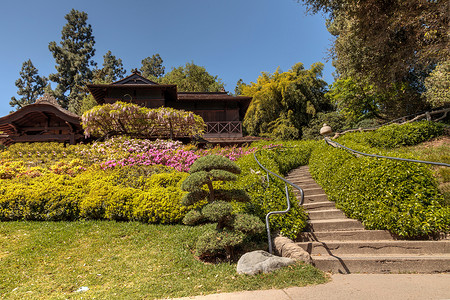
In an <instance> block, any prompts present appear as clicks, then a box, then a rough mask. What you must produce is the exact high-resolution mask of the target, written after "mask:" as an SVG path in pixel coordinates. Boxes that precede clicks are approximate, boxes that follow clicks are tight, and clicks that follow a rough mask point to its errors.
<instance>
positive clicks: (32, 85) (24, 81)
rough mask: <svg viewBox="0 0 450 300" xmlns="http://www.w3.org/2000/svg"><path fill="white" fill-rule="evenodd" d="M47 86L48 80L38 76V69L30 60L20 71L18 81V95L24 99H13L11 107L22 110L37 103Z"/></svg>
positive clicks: (10, 103)
mask: <svg viewBox="0 0 450 300" xmlns="http://www.w3.org/2000/svg"><path fill="white" fill-rule="evenodd" d="M46 85H47V78H45V77H41V76H39V75H38V69H36V68H35V67H34V65H33V63H32V62H31V60H30V59H29V60H27V61H25V62H24V63H23V64H22V69H21V70H20V78H19V79H17V80H16V86H17V88H18V89H19V90H18V91H17V94H18V95H20V96H22V97H21V98H19V99H16V97H11V101H10V102H9V105H11V106H12V107H14V108H16V109H20V108H22V107H24V106H26V105H28V104H32V103H34V102H36V100H37V98H38V97H39V96H41V95H43V94H44V89H45V86H46Z"/></svg>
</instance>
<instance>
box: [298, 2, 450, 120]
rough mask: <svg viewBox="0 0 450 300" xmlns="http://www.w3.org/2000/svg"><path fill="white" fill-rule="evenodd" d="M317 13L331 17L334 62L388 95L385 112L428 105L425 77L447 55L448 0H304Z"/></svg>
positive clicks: (340, 70) (340, 69) (404, 111)
mask: <svg viewBox="0 0 450 300" xmlns="http://www.w3.org/2000/svg"><path fill="white" fill-rule="evenodd" d="M302 2H304V3H305V4H306V5H307V7H308V8H309V10H310V11H311V12H313V13H317V12H320V11H322V12H324V13H327V14H328V16H329V20H328V21H327V27H328V30H329V31H330V33H331V34H332V35H334V36H335V40H334V43H333V46H332V49H331V56H332V58H333V64H334V66H335V67H336V70H337V73H338V75H339V76H341V77H343V78H345V79H346V78H349V77H350V78H354V79H356V78H357V80H358V81H357V84H359V83H361V84H362V85H363V86H365V85H373V88H374V89H375V92H376V94H384V95H385V96H386V100H388V101H386V103H384V105H383V107H382V112H383V113H384V114H387V115H389V116H400V115H404V114H408V113H413V112H417V111H420V110H423V109H424V108H426V103H425V102H424V99H423V98H422V97H421V94H422V93H423V92H424V90H425V89H424V80H425V78H426V77H427V76H428V74H429V73H430V71H431V70H432V69H433V68H434V66H435V65H436V64H437V63H439V62H443V61H446V60H448V58H449V57H450V52H449V51H448V42H449V36H448V11H449V9H450V2H449V1H446V0H436V1H428V0H393V1H379V0H361V1H351V0H338V1H333V0H303V1H302Z"/></svg>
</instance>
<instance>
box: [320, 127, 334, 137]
mask: <svg viewBox="0 0 450 300" xmlns="http://www.w3.org/2000/svg"><path fill="white" fill-rule="evenodd" d="M332 133H333V130H332V129H331V127H330V126H328V125H327V124H323V126H322V128H320V134H321V135H322V136H324V137H326V136H330V135H331V134H332Z"/></svg>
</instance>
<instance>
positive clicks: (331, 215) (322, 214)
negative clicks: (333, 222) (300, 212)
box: [308, 208, 345, 220]
mask: <svg viewBox="0 0 450 300" xmlns="http://www.w3.org/2000/svg"><path fill="white" fill-rule="evenodd" d="M308 216H309V219H310V220H326V219H344V218H345V215H344V213H343V212H342V211H341V210H339V209H336V208H332V209H323V210H314V211H309V212H308Z"/></svg>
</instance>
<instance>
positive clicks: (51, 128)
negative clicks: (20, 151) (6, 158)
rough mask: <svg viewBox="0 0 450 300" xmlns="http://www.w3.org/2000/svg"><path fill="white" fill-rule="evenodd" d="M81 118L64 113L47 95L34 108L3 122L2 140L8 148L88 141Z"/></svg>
mask: <svg viewBox="0 0 450 300" xmlns="http://www.w3.org/2000/svg"><path fill="white" fill-rule="evenodd" d="M80 121H81V119H80V117H79V116H78V115H76V114H74V113H72V112H70V111H68V110H66V109H63V108H62V107H61V106H59V104H58V103H57V102H56V99H55V98H53V97H52V96H50V95H48V94H45V95H44V96H43V97H41V98H39V99H38V100H36V102H35V103H34V104H30V105H27V106H24V107H23V108H21V109H19V110H18V111H16V112H13V113H10V114H9V115H7V116H5V117H2V118H0V132H1V133H0V140H1V142H2V143H3V144H4V145H10V144H13V143H20V142H64V143H70V144H75V143H77V142H79V141H82V140H83V139H84V135H83V128H82V126H81V124H80Z"/></svg>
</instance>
